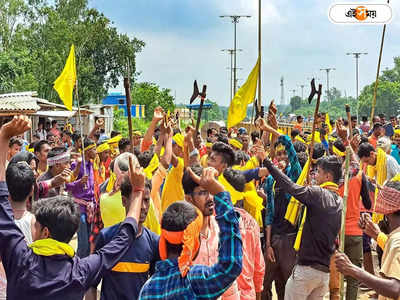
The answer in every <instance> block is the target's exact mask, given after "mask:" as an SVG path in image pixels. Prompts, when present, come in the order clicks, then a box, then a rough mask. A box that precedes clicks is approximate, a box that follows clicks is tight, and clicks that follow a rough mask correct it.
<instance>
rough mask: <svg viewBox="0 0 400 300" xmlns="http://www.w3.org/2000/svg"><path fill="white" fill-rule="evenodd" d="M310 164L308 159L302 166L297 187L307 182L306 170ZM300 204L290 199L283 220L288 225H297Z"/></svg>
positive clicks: (292, 198)
mask: <svg viewBox="0 0 400 300" xmlns="http://www.w3.org/2000/svg"><path fill="white" fill-rule="evenodd" d="M309 164H310V159H308V160H307V162H306V164H305V165H304V168H303V170H302V171H301V173H300V176H299V178H298V179H297V182H296V183H297V184H298V185H304V184H305V183H306V180H307V169H308V165H309ZM300 207H301V203H300V202H299V201H298V200H297V199H295V198H294V197H291V198H290V202H289V204H288V207H287V209H286V214H285V219H286V220H287V221H289V222H290V224H292V225H295V224H297V220H298V217H299V212H300Z"/></svg>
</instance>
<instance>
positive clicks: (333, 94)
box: [328, 87, 342, 101]
mask: <svg viewBox="0 0 400 300" xmlns="http://www.w3.org/2000/svg"><path fill="white" fill-rule="evenodd" d="M341 97H342V93H341V92H340V91H339V90H338V89H337V88H335V87H333V88H331V89H329V92H328V100H329V101H333V100H335V99H339V98H341Z"/></svg>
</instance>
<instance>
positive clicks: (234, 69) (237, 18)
mask: <svg viewBox="0 0 400 300" xmlns="http://www.w3.org/2000/svg"><path fill="white" fill-rule="evenodd" d="M250 17H251V16H247V15H233V16H228V15H224V16H220V18H231V20H232V23H233V52H234V54H233V94H236V53H237V50H236V49H237V45H236V24H237V23H239V19H240V18H250Z"/></svg>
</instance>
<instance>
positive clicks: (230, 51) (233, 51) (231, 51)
mask: <svg viewBox="0 0 400 300" xmlns="http://www.w3.org/2000/svg"><path fill="white" fill-rule="evenodd" d="M221 51H222V52H228V54H229V55H230V56H231V67H230V68H229V69H230V72H231V85H230V89H229V90H230V91H229V92H230V95H231V98H230V99H229V103H230V102H231V100H232V99H233V96H234V95H232V91H233V55H234V53H235V50H234V49H222V50H221ZM236 51H243V50H242V49H237V50H236Z"/></svg>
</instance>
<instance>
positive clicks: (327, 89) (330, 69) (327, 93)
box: [319, 68, 336, 102]
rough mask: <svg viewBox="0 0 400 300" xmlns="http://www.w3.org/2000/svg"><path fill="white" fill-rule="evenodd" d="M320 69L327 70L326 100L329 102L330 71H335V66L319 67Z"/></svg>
mask: <svg viewBox="0 0 400 300" xmlns="http://www.w3.org/2000/svg"><path fill="white" fill-rule="evenodd" d="M319 70H320V71H326V100H327V101H328V102H329V72H330V71H335V70H336V69H335V68H325V69H319Z"/></svg>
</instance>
